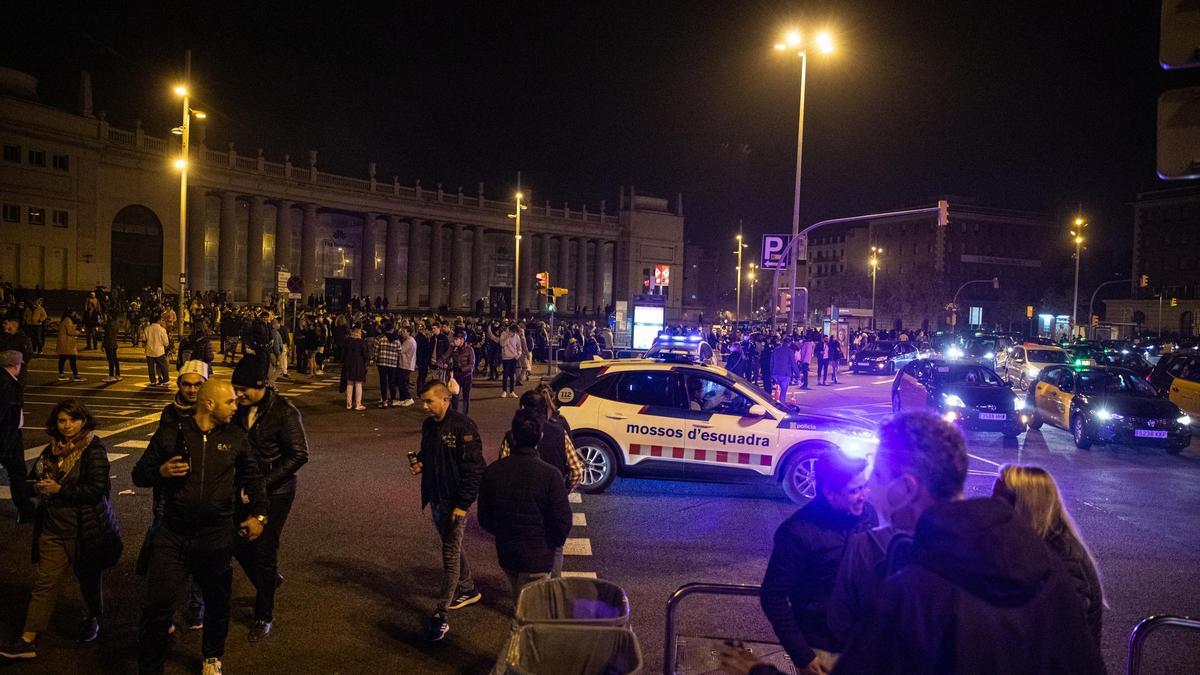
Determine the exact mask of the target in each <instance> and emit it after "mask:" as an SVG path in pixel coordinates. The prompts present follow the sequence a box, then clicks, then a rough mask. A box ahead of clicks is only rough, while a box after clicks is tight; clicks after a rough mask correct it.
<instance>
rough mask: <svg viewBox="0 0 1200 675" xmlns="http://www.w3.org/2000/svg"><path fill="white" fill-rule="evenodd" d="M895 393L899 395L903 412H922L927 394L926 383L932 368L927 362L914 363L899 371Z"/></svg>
mask: <svg viewBox="0 0 1200 675" xmlns="http://www.w3.org/2000/svg"><path fill="white" fill-rule="evenodd" d="M897 377H898V378H899V380H900V381H899V383H898V386H897V393H898V394H899V395H900V407H901V409H903V410H924V409H925V399H926V398H928V392H927V391H926V389H925V384H926V382H928V381H929V378H930V377H932V367H931V366H930V364H929V362H928V361H914V362H912V363H910V364H908V365H907V366H904V369H903V370H901V371H900V375H898V376H897Z"/></svg>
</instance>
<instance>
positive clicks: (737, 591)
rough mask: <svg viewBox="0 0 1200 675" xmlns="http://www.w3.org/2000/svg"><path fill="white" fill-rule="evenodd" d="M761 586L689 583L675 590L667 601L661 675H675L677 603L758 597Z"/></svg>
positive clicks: (677, 654)
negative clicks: (688, 599) (692, 597)
mask: <svg viewBox="0 0 1200 675" xmlns="http://www.w3.org/2000/svg"><path fill="white" fill-rule="evenodd" d="M761 590H762V586H756V585H752V584H706V583H690V584H684V585H682V586H680V587H679V588H676V589H675V592H674V593H672V594H671V597H670V598H668V599H667V620H666V624H667V625H666V639H665V641H664V643H663V674H664V675H675V659H676V658H678V656H679V653H678V645H676V644H675V610H677V609H679V603H681V602H682V601H683V599H684V598H686V597H688V596H690V595H697V594H704V595H741V596H746V597H755V598H757V597H758V594H759V592H760V591H761Z"/></svg>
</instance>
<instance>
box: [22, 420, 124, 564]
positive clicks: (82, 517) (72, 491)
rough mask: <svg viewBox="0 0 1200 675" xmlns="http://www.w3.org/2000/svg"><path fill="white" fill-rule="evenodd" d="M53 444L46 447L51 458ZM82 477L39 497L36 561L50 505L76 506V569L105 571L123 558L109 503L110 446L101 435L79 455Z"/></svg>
mask: <svg viewBox="0 0 1200 675" xmlns="http://www.w3.org/2000/svg"><path fill="white" fill-rule="evenodd" d="M50 453H51V450H50V446H46V448H45V449H44V450H42V456H43V457H49V456H50ZM76 466H77V467H78V468H79V479H78V480H75V481H71V480H67V481H64V482H63V483H62V489H61V490H59V491H58V493H57V494H54V495H51V496H50V497H48V498H44V499H40V500H38V501H39V503H38V510H37V517H36V518H35V520H34V524H33V564H35V565H36V564H37V563H38V546H37V540H38V537H40V536H41V534H42V528H43V527H44V525H45V522H46V511H47V509H50V508H74V509H75V514H76V518H77V519H78V524H79V530H78V533H77V537H78V541H79V562H78V564H77V566H76V571H78V572H82V571H85V570H104V569H107V568H109V567H112V566H113V565H114V564H116V562H117V559H118V558H120V557H121V548H122V545H121V528H120V527H119V526H118V525H117V516H116V514H115V513H114V512H113V508H112V504H111V503H110V502H109V494H110V492H111V484H110V483H109V473H108V470H109V463H108V448H107V447H106V446H105V445H104V441H102V440H101V439H100V438H99V437H98V436H93V437H92V442H91V443H88V445H87V447H86V448H84V449H83V453H82V454H81V455H80V456H79V462H78V464H77V465H76Z"/></svg>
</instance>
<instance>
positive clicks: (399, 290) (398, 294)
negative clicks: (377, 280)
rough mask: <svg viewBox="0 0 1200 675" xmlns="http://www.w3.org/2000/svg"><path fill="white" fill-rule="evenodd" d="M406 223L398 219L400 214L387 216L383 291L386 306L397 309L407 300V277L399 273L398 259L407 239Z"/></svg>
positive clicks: (399, 261)
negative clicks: (386, 302)
mask: <svg viewBox="0 0 1200 675" xmlns="http://www.w3.org/2000/svg"><path fill="white" fill-rule="evenodd" d="M407 229H408V223H405V222H404V221H402V220H400V216H388V218H387V260H386V261H384V264H383V286H384V289H383V293H384V297H386V298H387V301H388V307H389V308H391V309H399V308H401V307H403V306H405V305H406V304H407V302H408V283H407V281H408V280H407V279H405V278H404V276H403V275H402V274H401V272H400V270H401V269H403V265H401V264H400V263H401V260H400V250H401V247H402V246H403V244H404V241H405V240H406V239H407V237H406V236H405V235H406V230H407Z"/></svg>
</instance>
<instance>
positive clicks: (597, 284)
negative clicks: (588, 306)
mask: <svg viewBox="0 0 1200 675" xmlns="http://www.w3.org/2000/svg"><path fill="white" fill-rule="evenodd" d="M604 249H605V242H604V240H603V239H597V240H596V261H595V267H596V272H595V274H594V275H593V279H592V307H594V308H595V309H596V313H597V314H599V313H601V312H603V311H604V305H606V304H608V299H607V298H606V297H605V296H604V272H605V270H607V269H608V265H606V264H605V263H604Z"/></svg>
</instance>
